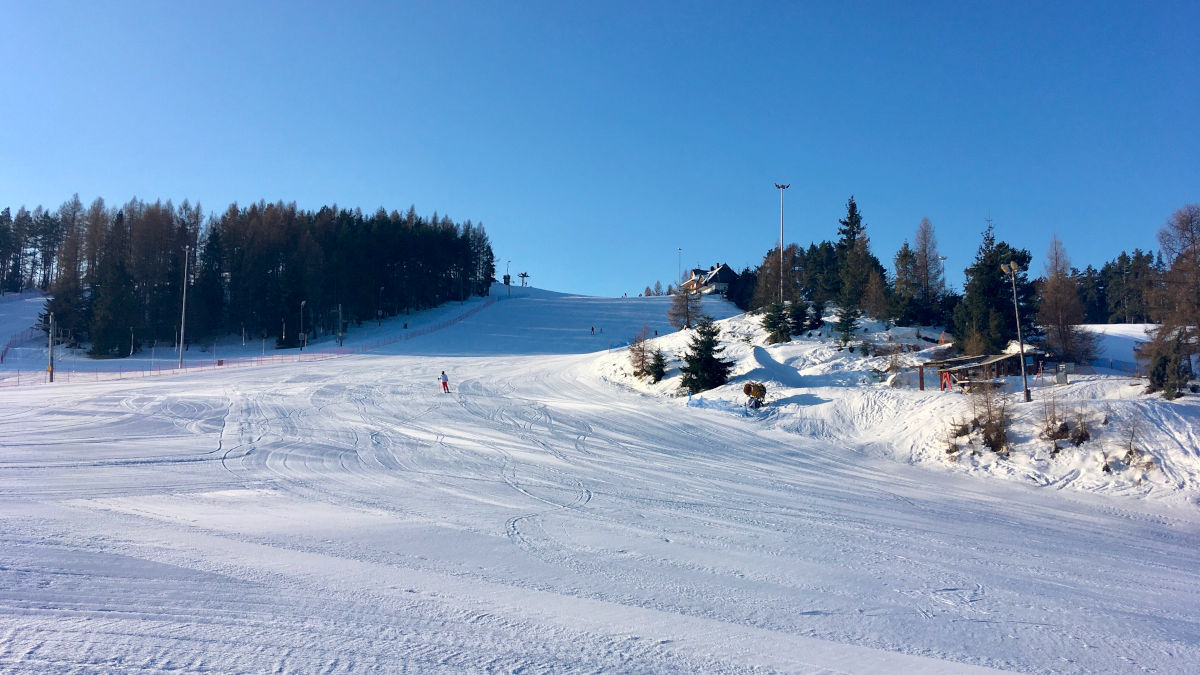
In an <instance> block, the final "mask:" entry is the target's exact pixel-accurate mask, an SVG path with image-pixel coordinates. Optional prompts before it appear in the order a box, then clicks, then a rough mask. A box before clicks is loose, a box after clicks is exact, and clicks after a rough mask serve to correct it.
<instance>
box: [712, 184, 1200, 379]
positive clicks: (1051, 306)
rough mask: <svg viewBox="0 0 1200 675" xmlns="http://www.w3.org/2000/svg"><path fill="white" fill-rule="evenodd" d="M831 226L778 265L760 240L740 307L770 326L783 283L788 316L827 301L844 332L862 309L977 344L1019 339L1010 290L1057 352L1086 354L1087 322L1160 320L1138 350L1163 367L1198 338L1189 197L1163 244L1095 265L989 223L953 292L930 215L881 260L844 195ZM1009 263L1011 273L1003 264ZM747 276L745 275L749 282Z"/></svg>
mask: <svg viewBox="0 0 1200 675" xmlns="http://www.w3.org/2000/svg"><path fill="white" fill-rule="evenodd" d="M837 225H838V229H837V233H838V235H839V239H838V240H837V241H836V242H831V241H822V242H820V243H813V244H810V245H809V246H808V248H807V249H805V248H803V247H800V246H797V245H796V244H789V245H787V246H786V247H785V248H784V249H783V256H782V265H781V263H780V258H781V256H780V251H779V247H778V246H777V247H775V248H773V249H771V250H770V251H767V253H766V254H765V255H764V256H763V260H762V263H761V264H760V265H759V266H758V268H757V270H750V269H747V270H743V272H742V278H743V279H744V280H745V281H744V282H743V283H742V284H741V285H739V286H738V287H737V288H734V287H731V288H730V291H729V294H728V295H729V298H730V299H731V300H733V301H734V302H735V303H736V304H737V305H738V306H739V307H741V308H742V309H746V310H768V319H767V320H768V323H771V324H772V325H775V324H780V322H781V321H782V319H781V318H780V317H779V316H778V315H780V314H781V313H782V307H781V306H778V305H779V303H780V300H781V298H780V294H781V293H782V295H783V298H782V301H783V302H784V303H787V304H789V305H791V309H790V312H791V313H792V314H796V315H801V314H802V312H801V311H799V310H802V309H804V308H805V307H807V308H808V310H809V311H810V312H812V311H815V312H816V313H817V314H818V315H820V314H821V313H822V311H821V310H822V309H823V308H824V306H825V305H826V303H829V304H831V305H836V306H837V325H836V330H837V332H838V333H840V334H841V335H842V336H843V340H847V339H849V336H850V335H851V334H852V333H853V332H854V330H855V329H856V327H857V324H858V320H859V318H860V316H861V315H863V314H864V313H865V314H867V315H869V316H871V317H873V318H876V319H880V320H887V321H895V322H897V323H899V324H901V325H926V326H928V325H941V326H945V327H947V328H948V329H949V330H950V332H951V333H952V335H953V337H954V342H955V345H956V346H957V347H958V348H959V349H961V350H962V351H963V352H965V353H968V354H985V353H996V352H997V351H999V350H1001V349H1003V348H1004V347H1005V346H1006V345H1007V344H1008V343H1009V342H1010V341H1011V340H1014V339H1016V337H1017V319H1016V315H1015V314H1016V313H1015V312H1014V309H1013V302H1014V301H1013V296H1014V295H1015V296H1016V304H1017V305H1018V307H1019V309H1020V321H1021V334H1022V335H1023V336H1024V337H1025V338H1026V339H1030V338H1032V339H1033V340H1036V341H1041V342H1043V343H1044V344H1045V346H1046V347H1047V348H1048V349H1049V350H1050V352H1051V353H1053V354H1055V355H1057V356H1059V357H1062V358H1066V359H1070V360H1074V361H1079V362H1086V361H1088V360H1090V359H1091V358H1093V357H1094V351H1095V345H1094V344H1093V343H1092V342H1091V341H1090V340H1088V339H1087V338H1086V336H1085V335H1083V334H1082V333H1081V332H1080V331H1078V330H1077V328H1076V327H1077V326H1078V325H1080V324H1086V323H1092V324H1095V323H1152V324H1157V328H1156V329H1155V330H1154V331H1153V338H1154V339H1153V340H1152V342H1151V344H1150V345H1149V346H1148V348H1147V351H1146V356H1147V357H1148V359H1149V360H1150V361H1151V363H1152V365H1153V363H1154V361H1155V359H1160V360H1163V361H1165V362H1166V364H1167V365H1165V366H1164V368H1165V369H1166V370H1167V371H1170V372H1174V370H1176V369H1177V370H1179V371H1180V372H1181V373H1182V375H1181V377H1183V376H1185V375H1187V374H1189V373H1190V369H1189V367H1188V365H1187V364H1188V360H1187V358H1186V356H1187V355H1188V354H1193V353H1195V352H1196V351H1197V350H1198V349H1200V346H1198V345H1200V338H1198V337H1197V334H1196V326H1197V325H1200V205H1198V204H1188V205H1186V206H1184V207H1183V208H1181V209H1179V210H1178V211H1176V212H1174V213H1172V214H1170V215H1169V216H1168V217H1167V218H1166V221H1165V223H1163V224H1162V225H1161V227H1160V229H1159V230H1158V239H1159V242H1160V243H1161V244H1162V247H1161V249H1160V250H1159V251H1158V252H1157V253H1152V252H1148V251H1142V250H1139V249H1134V251H1133V252H1132V253H1128V252H1125V251H1121V252H1120V253H1119V254H1117V255H1116V256H1115V257H1114V258H1113V259H1112V260H1110V261H1109V262H1107V263H1105V264H1104V265H1102V266H1101V267H1100V268H1099V269H1097V268H1096V267H1094V266H1091V265H1088V266H1086V267H1084V268H1083V269H1079V268H1078V267H1073V266H1072V265H1071V262H1070V258H1069V256H1068V255H1067V251H1066V246H1065V245H1064V243H1063V242H1061V241H1059V240H1058V238H1057V237H1052V238H1051V241H1050V246H1049V250H1047V252H1046V254H1045V256H1044V257H1041V256H1037V255H1035V254H1034V253H1032V252H1030V251H1029V250H1028V249H1024V248H1018V247H1016V246H1014V245H1012V244H1010V243H1008V242H1005V241H1001V240H998V239H997V236H996V231H995V228H994V227H993V226H992V224H991V223H990V222H989V223H988V224H987V225H986V227H984V228H983V230H982V233H981V236H980V244H979V248H978V250H977V251H976V254H975V258H974V259H973V260H972V261H970V264H969V265H967V267H966V268H965V269H964V270H963V272H964V278H965V282H964V287H963V289H962V292H961V293H958V292H955V291H954V290H952V289H950V288H949V287H948V286H947V285H946V283H945V260H946V259H945V258H944V257H943V256H941V255H940V254H939V252H938V248H937V238H936V236H935V234H934V229H933V224H932V223H931V222H930V221H929V220H928V219H922V221H921V223H920V224H919V225H918V226H917V229H916V232H915V234H914V236H913V238H912V239H911V240H906V241H905V242H904V243H903V245H902V246H901V247H900V250H899V251H897V252H896V254H895V256H894V257H893V259H892V263H893V264H892V266H891V269H890V270H889V269H887V268H885V267H884V265H883V264H882V263H881V262H880V260H879V259H878V258H876V256H875V254H874V253H873V252H872V251H871V247H870V238H869V236H868V229H867V225H866V220H865V218H864V216H863V213H862V211H861V210H860V209H859V207H858V204H857V203H856V202H855V200H854V197H853V196H852V197H850V199H849V200H848V201H847V202H846V215H845V216H844V217H843V218H841V219H839V220H838V223H837ZM910 241H911V243H910ZM1014 266H1015V272H1010V273H1009V274H1006V273H1004V272H1002V271H1001V269H1002V267H1008V268H1010V270H1011V269H1012V268H1013V267H1014ZM781 276H782V283H781ZM746 281H748V282H749V283H752V284H754V290H753V292H750V289H749V288H748V287H747V286H746V283H745V282H746ZM773 304H774V305H777V306H776V307H775V308H774V310H773V312H774V313H772V310H771V307H772V305H773ZM776 332H778V331H776ZM786 337H787V336H786V335H784V334H780V335H778V336H777V338H776V340H777V341H780V340H783V339H786ZM1173 363H1177V364H1178V365H1177V366H1173V365H1171V364H1173Z"/></svg>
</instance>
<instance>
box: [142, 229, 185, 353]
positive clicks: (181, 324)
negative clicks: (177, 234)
mask: <svg viewBox="0 0 1200 675" xmlns="http://www.w3.org/2000/svg"><path fill="white" fill-rule="evenodd" d="M190 251H191V247H190V246H184V247H183V303H182V304H183V308H182V309H180V310H179V367H180V368H183V329H184V326H186V325H187V279H188V253H189V252H190ZM131 341H132V340H131Z"/></svg>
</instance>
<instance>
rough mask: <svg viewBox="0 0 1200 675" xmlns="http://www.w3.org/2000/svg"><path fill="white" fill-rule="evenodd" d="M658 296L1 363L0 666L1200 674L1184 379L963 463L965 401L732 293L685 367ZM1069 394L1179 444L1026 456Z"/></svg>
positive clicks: (546, 301)
mask: <svg viewBox="0 0 1200 675" xmlns="http://www.w3.org/2000/svg"><path fill="white" fill-rule="evenodd" d="M501 292H502V291H501ZM23 304H27V303H20V302H15V303H0V313H3V312H6V311H8V312H10V313H11V311H15V310H10V309H7V308H12V307H18V306H23ZM481 305H482V301H479V300H476V301H472V303H468V304H467V305H452V306H447V307H445V308H441V309H440V310H438V312H440V314H439V316H446V317H449V316H453V315H454V314H455V313H459V314H462V313H465V312H467V311H469V310H471V309H472V308H478V307H479V306H481ZM666 308H667V300H666V299H665V298H626V299H603V298H588V297H576V296H566V295H559V294H553V293H547V292H535V291H531V290H528V289H521V290H519V291H518V290H516V289H514V296H513V297H511V298H509V297H502V299H501V300H500V301H498V302H494V303H493V304H491V305H488V306H486V307H482V309H480V311H478V312H476V313H475V314H473V315H471V316H469V317H467V318H466V319H464V320H462V321H459V322H454V323H450V324H449V325H447V326H445V327H443V328H441V329H439V330H435V331H432V332H430V333H428V334H425V335H421V336H418V337H413V338H412V339H405V340H401V341H393V342H391V343H389V344H383V346H380V347H377V348H375V349H374V350H373V351H368V352H366V353H359V354H352V355H347V356H341V357H338V358H332V359H327V360H321V361H313V362H299V363H287V364H278V365H266V366H258V367H240V368H225V369H220V368H215V369H211V370H208V371H205V372H199V373H196V372H193V373H189V374H186V375H175V376H163V377H154V378H138V379H125V380H112V381H99V382H95V383H78V382H72V383H62V382H57V383H55V384H53V385H36V386H20V387H16V386H13V387H3V388H0V533H2V535H0V670H2V671H16V672H30V673H33V672H38V673H41V672H57V671H114V670H116V671H128V670H153V671H161V670H183V671H216V672H230V671H237V672H268V671H269V672H275V671H280V672H326V671H332V672H360V671H386V672H404V671H407V672H421V673H426V672H464V671H467V672H473V671H500V672H510V671H522V672H614V671H615V672H773V671H786V672H822V673H828V672H945V673H966V672H976V671H979V672H982V671H984V670H987V669H1002V670H1016V671H1025V672H1141V671H1153V672H1194V670H1195V667H1196V664H1197V663H1200V621H1198V618H1197V617H1200V553H1198V551H1200V511H1197V509H1196V505H1195V502H1196V494H1197V490H1196V485H1197V481H1196V476H1197V475H1198V474H1200V471H1198V470H1197V469H1196V466H1195V455H1196V453H1197V448H1196V443H1197V439H1196V422H1197V419H1198V416H1197V406H1196V404H1195V402H1194V400H1189V399H1194V398H1195V397H1185V398H1184V399H1182V400H1181V402H1177V403H1165V402H1163V403H1160V402H1158V401H1157V400H1152V399H1151V398H1148V397H1145V396H1144V395H1142V394H1140V393H1139V392H1140V390H1137V389H1135V388H1134V387H1131V386H1130V383H1131V382H1132V380H1130V379H1129V378H1123V377H1118V376H1115V375H1105V374H1103V373H1101V374H1096V375H1092V374H1087V375H1081V376H1080V378H1079V379H1077V380H1075V381H1074V382H1073V383H1072V384H1069V385H1066V386H1065V387H1060V388H1051V387H1047V386H1046V385H1045V384H1044V383H1039V385H1038V389H1036V390H1035V391H1037V394H1036V396H1037V398H1036V400H1035V403H1032V404H1024V403H1018V404H1014V405H1015V409H1016V418H1017V421H1016V422H1015V427H1014V428H1015V430H1016V431H1015V433H1016V435H1017V438H1016V440H1015V445H1014V451H1013V453H1012V455H1011V456H1010V457H1009V458H998V457H993V456H989V455H988V454H987V453H988V452H990V451H983V450H980V449H978V448H977V447H974V446H973V445H972V443H971V442H970V440H969V438H962V439H960V440H959V444H960V445H961V447H960V448H959V449H958V450H957V451H956V452H954V453H953V454H954V455H955V456H956V459H955V461H947V459H946V458H945V456H946V455H948V454H951V453H947V452H946V450H947V447H946V446H947V444H948V440H947V434H946V433H945V429H947V428H948V426H949V424H950V420H952V419H954V418H956V417H961V416H964V415H965V414H966V411H967V405H966V398H967V397H964V396H962V395H960V394H953V393H941V392H938V391H936V383H935V382H934V383H933V386H932V387H931V388H932V389H933V390H932V391H926V392H918V391H916V390H915V389H913V388H911V387H909V388H894V387H892V386H889V385H888V382H889V381H891V383H892V384H897V383H898V382H897V380H896V378H895V377H893V375H894V373H893V374H892V375H888V374H886V372H885V370H886V369H885V368H883V367H882V365H883V364H884V363H885V362H886V361H888V357H869V358H861V356H859V357H855V356H852V355H851V354H850V353H849V352H848V351H838V350H837V348H836V346H835V345H834V344H833V342H832V341H831V340H829V339H828V338H823V337H822V336H820V335H814V336H813V337H811V338H804V339H802V340H799V341H797V342H795V343H792V344H789V345H781V346H767V345H765V343H763V341H762V335H761V331H760V330H759V329H757V327H756V326H755V322H756V320H755V319H753V318H747V317H743V316H737V312H736V310H735V309H733V308H732V306H729V305H727V304H724V303H722V302H721V301H717V300H707V301H706V310H707V311H708V312H710V313H711V314H713V315H714V316H715V317H716V318H718V319H722V321H721V322H720V325H721V326H722V329H723V341H724V343H725V344H726V345H727V352H728V353H729V354H730V356H732V357H733V358H735V359H736V366H735V371H734V380H733V382H731V384H729V385H727V386H726V387H722V388H721V389H718V390H716V391H714V392H710V393H707V394H704V395H700V396H695V397H690V398H689V397H686V396H676V395H674V394H675V388H676V385H677V383H678V371H677V366H678V360H677V358H676V356H675V354H676V352H677V351H680V350H682V349H683V348H684V346H685V345H686V342H687V337H688V336H687V334H686V333H680V334H672V333H671V329H670V328H669V327H668V326H667V324H666V321H665V311H666ZM409 320H410V321H411V322H412V323H413V326H414V327H415V326H416V325H419V323H420V322H421V321H424V320H426V319H424V318H422V317H417V316H414V317H413V318H411V319H409ZM6 322H7V323H6ZM12 323H14V322H13V321H9V320H7V319H0V326H7V325H9V324H12ZM15 323H16V324H20V323H21V322H19V321H18V322H15ZM643 325H645V326H646V327H647V328H648V329H649V330H650V334H651V337H653V336H654V332H655V331H657V332H658V334H659V336H660V337H658V338H656V340H655V344H656V345H658V346H661V347H663V348H664V351H667V352H668V355H669V357H670V361H671V368H670V370H669V372H668V378H667V381H666V382H664V383H660V384H657V385H650V384H646V383H644V382H642V381H639V380H636V379H634V378H632V377H631V376H629V374H628V373H627V370H628V361H627V358H626V356H625V351H624V350H623V349H619V348H615V347H616V346H618V345H620V344H622V343H624V342H626V341H627V340H628V339H629V338H630V337H632V336H633V335H634V334H635V333H637V331H638V330H639V329H640V328H641V327H642V326H643ZM879 328H880V330H878V331H875V339H878V340H885V339H886V338H885V337H883V336H884V334H885V332H884V331H883V330H882V327H879ZM593 329H595V334H593ZM387 331H392V332H393V333H395V334H397V335H399V334H401V333H403V332H404V329H403V328H402V327H401V325H400V322H399V321H398V320H396V321H392V322H389V323H385V325H384V326H382V327H376V326H365V327H364V330H363V331H361V332H360V334H362V335H366V336H368V337H372V338H374V337H378V336H379V335H383V334H385V333H386V332H387ZM353 335H354V334H352V336H351V337H353ZM910 338H911V339H914V340H915V339H916V338H915V335H910V334H902V333H896V334H894V335H893V339H894V340H895V341H898V342H904V341H905V340H909V339H910ZM364 339H365V338H364ZM239 344H240V343H239ZM348 344H349V343H348ZM218 348H220V349H224V348H225V347H220V346H219V347H218ZM246 349H249V347H247V348H246ZM26 356H27V358H28V359H29V360H36V358H35V357H36V355H35V354H34V353H33V352H30V353H29V354H27V355H26ZM902 356H904V358H911V359H914V360H917V361H919V360H920V359H927V358H928V357H929V354H926V353H923V352H921V351H910V352H905V353H903V354H902ZM135 358H140V357H135ZM914 362H915V361H914ZM442 370H445V371H446V373H447V374H448V375H449V378H450V383H451V393H450V394H449V395H446V394H442V393H441V392H440V385H439V383H438V381H437V377H438V374H439V373H440V372H441V371H442ZM750 380H755V381H765V382H767V383H768V388H769V391H770V392H771V393H770V395H769V404H768V406H767V407H766V408H764V409H762V410H758V411H749V410H747V409H746V408H745V407H744V406H743V405H742V404H743V403H744V400H745V398H744V397H740V390H741V385H742V384H744V383H745V382H747V381H750ZM1049 392H1058V393H1056V394H1054V396H1057V397H1061V398H1062V399H1063V401H1064V402H1065V401H1076V400H1085V401H1093V402H1095V404H1094V406H1092V407H1089V408H1088V409H1087V411H1086V412H1085V414H1090V415H1094V416H1100V415H1102V414H1104V404H1103V402H1105V401H1108V402H1110V407H1111V408H1112V410H1113V415H1112V417H1113V419H1111V420H1110V422H1109V423H1108V426H1107V427H1106V426H1104V425H1100V424H1099V422H1097V423H1096V425H1097V429H1098V431H1097V434H1096V435H1097V437H1098V438H1102V439H1103V438H1110V441H1111V442H1112V443H1115V442H1117V440H1119V439H1120V438H1123V437H1124V436H1123V434H1126V433H1128V431H1127V430H1126V431H1117V430H1116V429H1115V427H1116V426H1118V422H1117V421H1116V418H1117V417H1122V416H1124V417H1129V416H1130V415H1132V414H1133V412H1135V411H1141V412H1142V413H1143V414H1142V417H1141V419H1142V422H1141V424H1140V425H1133V423H1132V422H1131V421H1127V422H1126V423H1125V424H1126V426H1127V427H1132V426H1137V429H1136V431H1137V434H1140V436H1139V435H1137V434H1135V436H1137V438H1138V439H1141V438H1144V439H1145V442H1144V443H1143V444H1142V445H1141V446H1140V447H1142V449H1143V450H1144V452H1145V453H1146V456H1147V457H1153V458H1154V459H1155V460H1156V461H1157V465H1156V466H1155V467H1153V468H1149V469H1147V468H1145V467H1144V466H1143V467H1141V468H1139V467H1137V466H1125V465H1123V464H1122V463H1121V462H1120V461H1119V460H1113V462H1112V463H1113V465H1114V467H1115V470H1110V472H1102V471H1101V470H1100V469H1098V468H1096V467H1095V466H1092V463H1094V461H1096V457H1095V453H1101V454H1103V453H1107V454H1108V455H1119V454H1120V452H1118V450H1117V449H1116V448H1109V449H1106V448H1105V447H1103V446H1100V445H1096V446H1093V447H1089V446H1088V445H1087V444H1086V443H1085V444H1084V445H1083V446H1080V447H1079V448H1076V447H1074V446H1071V449H1069V450H1068V449H1064V450H1062V451H1061V453H1060V455H1059V456H1058V457H1055V458H1049V457H1038V456H1036V453H1037V447H1039V446H1046V447H1049V446H1048V444H1046V443H1043V442H1041V441H1039V440H1037V439H1036V438H1035V432H1034V428H1035V427H1036V426H1037V424H1038V421H1037V420H1038V416H1039V415H1040V414H1041V412H1040V410H1041V409H1042V408H1039V406H1042V407H1043V408H1044V401H1045V400H1046V397H1048V396H1049V395H1050V393H1049ZM739 397H740V398H739ZM1010 398H1012V400H1016V398H1015V397H1012V396H1011V395H1010ZM1064 405H1065V406H1066V407H1067V408H1068V409H1069V408H1070V406H1069V405H1066V403H1064ZM1072 405H1073V404H1072ZM1123 419H1124V418H1123ZM1090 442H1092V443H1097V444H1098V443H1099V441H1090ZM1172 443H1173V444H1174V445H1173V446H1172V445H1171V444H1172ZM1122 452H1123V451H1122ZM1089 453H1090V454H1089ZM993 454H994V453H993ZM1056 462H1061V463H1064V464H1065V465H1068V466H1071V467H1073V468H1072V469H1067V470H1066V474H1064V477H1063V478H1064V479H1063V480H1051V479H1049V478H1048V477H1051V478H1052V477H1055V476H1058V474H1059V473H1060V472H1061V471H1062V470H1061V469H1059V468H1056V467H1057V466H1058V465H1057V464H1055V463H1056ZM1072 470H1078V471H1079V473H1078V474H1077V475H1075V476H1070V475H1069V474H1070V471H1072ZM1139 471H1140V472H1141V473H1140V474H1138V472H1139Z"/></svg>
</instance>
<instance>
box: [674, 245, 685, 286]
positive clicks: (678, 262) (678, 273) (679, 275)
mask: <svg viewBox="0 0 1200 675" xmlns="http://www.w3.org/2000/svg"><path fill="white" fill-rule="evenodd" d="M675 250H676V251H678V252H679V256H678V257H677V258H676V259H675V283H679V282H680V281H683V247H682V246H680V247H679V248H676V249H675Z"/></svg>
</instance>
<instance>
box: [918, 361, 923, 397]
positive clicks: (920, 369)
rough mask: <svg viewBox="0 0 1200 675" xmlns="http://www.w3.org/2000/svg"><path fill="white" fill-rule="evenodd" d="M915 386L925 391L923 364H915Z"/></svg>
mask: <svg viewBox="0 0 1200 675" xmlns="http://www.w3.org/2000/svg"><path fill="white" fill-rule="evenodd" d="M917 387H919V388H920V390H921V391H925V366H924V365H923V364H922V365H919V366H917Z"/></svg>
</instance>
